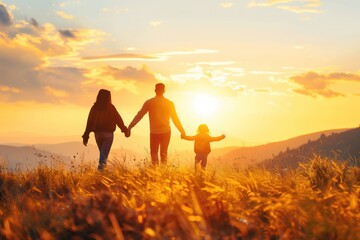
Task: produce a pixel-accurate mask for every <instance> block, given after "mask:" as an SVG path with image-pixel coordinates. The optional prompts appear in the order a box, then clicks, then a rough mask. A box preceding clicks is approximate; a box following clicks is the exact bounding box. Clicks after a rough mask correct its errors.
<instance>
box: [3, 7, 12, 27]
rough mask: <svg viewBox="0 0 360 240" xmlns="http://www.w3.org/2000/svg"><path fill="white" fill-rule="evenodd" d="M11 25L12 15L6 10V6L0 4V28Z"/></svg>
mask: <svg viewBox="0 0 360 240" xmlns="http://www.w3.org/2000/svg"><path fill="white" fill-rule="evenodd" d="M11 24H12V15H11V13H10V12H9V11H8V10H7V9H6V6H5V5H4V4H2V3H1V2H0V26H5V27H6V26H10V25H11Z"/></svg>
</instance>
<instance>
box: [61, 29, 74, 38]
mask: <svg viewBox="0 0 360 240" xmlns="http://www.w3.org/2000/svg"><path fill="white" fill-rule="evenodd" d="M59 33H60V35H61V36H62V37H64V38H73V39H75V38H76V37H75V33H74V32H73V31H71V30H69V29H66V30H59Z"/></svg>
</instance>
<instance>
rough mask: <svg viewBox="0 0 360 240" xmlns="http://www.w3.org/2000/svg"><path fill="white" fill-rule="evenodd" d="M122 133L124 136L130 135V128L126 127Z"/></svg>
mask: <svg viewBox="0 0 360 240" xmlns="http://www.w3.org/2000/svg"><path fill="white" fill-rule="evenodd" d="M124 134H125V137H127V138H128V137H130V135H131V128H127V129H126V131H125V132H124Z"/></svg>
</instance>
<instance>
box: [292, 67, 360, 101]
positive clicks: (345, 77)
mask: <svg viewBox="0 0 360 240" xmlns="http://www.w3.org/2000/svg"><path fill="white" fill-rule="evenodd" d="M290 81H292V82H294V83H296V84H298V85H300V86H301V88H296V89H293V91H294V92H297V93H299V94H303V95H307V96H311V97H317V96H322V97H326V98H332V97H338V96H345V94H344V93H340V92H336V91H333V90H331V89H330V88H329V87H330V85H332V84H334V83H336V82H339V81H355V82H360V75H358V74H354V73H343V72H333V73H329V74H319V73H316V72H308V73H305V74H302V75H298V76H292V77H290Z"/></svg>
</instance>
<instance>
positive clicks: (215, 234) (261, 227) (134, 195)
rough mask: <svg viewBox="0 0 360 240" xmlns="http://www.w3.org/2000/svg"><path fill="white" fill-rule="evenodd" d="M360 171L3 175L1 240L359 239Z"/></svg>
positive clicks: (119, 168)
mask: <svg viewBox="0 0 360 240" xmlns="http://www.w3.org/2000/svg"><path fill="white" fill-rule="evenodd" d="M359 176H360V170H359V168H357V167H354V166H347V165H346V163H338V162H335V161H332V160H328V159H320V158H318V159H313V160H312V161H310V162H308V163H306V164H302V165H300V167H299V168H298V169H296V170H291V171H282V172H270V171H267V170H264V169H261V168H251V169H244V170H236V171H235V170H233V169H231V168H229V169H226V168H217V169H216V171H215V170H214V169H211V168H209V169H207V171H206V172H203V173H194V171H193V169H178V168H160V169H152V168H136V169H135V168H134V169H128V168H126V167H125V166H123V165H121V164H116V165H114V166H112V168H111V169H109V170H108V171H106V172H101V173H99V172H97V171H96V170H94V169H85V168H84V169H76V170H73V171H65V170H59V169H51V168H48V167H40V168H36V169H35V170H33V171H30V172H22V173H20V172H17V173H15V172H7V171H6V170H5V169H2V170H1V171H0V239H360V227H359V222H360V207H359V204H360V203H359V200H360V199H359V196H360V177H359Z"/></svg>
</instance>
